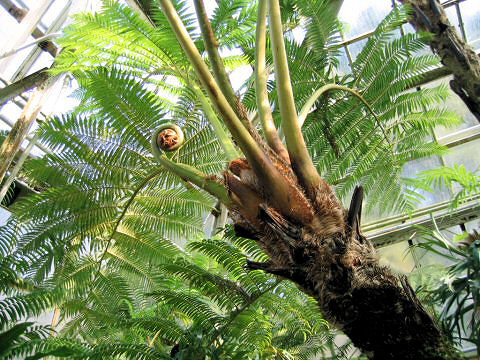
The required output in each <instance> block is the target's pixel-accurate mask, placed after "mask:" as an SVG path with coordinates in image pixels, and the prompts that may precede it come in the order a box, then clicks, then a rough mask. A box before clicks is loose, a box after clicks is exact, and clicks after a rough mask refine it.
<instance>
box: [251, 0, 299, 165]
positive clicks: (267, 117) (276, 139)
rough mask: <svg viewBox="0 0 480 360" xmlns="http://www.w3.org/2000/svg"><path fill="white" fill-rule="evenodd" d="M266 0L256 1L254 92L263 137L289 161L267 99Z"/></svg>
mask: <svg viewBox="0 0 480 360" xmlns="http://www.w3.org/2000/svg"><path fill="white" fill-rule="evenodd" d="M267 6H268V4H267V2H266V1H260V2H259V3H258V20H257V30H256V47H255V88H256V89H255V90H256V91H255V94H256V98H257V108H258V116H259V118H260V123H261V124H262V128H263V132H264V134H265V139H266V140H267V143H268V145H270V147H271V148H272V149H273V150H274V151H275V152H276V153H277V154H278V155H280V156H281V157H282V158H283V159H284V160H285V161H287V162H290V158H289V156H288V152H287V149H286V148H285V145H283V143H282V140H281V139H280V136H279V135H278V132H277V129H276V127H275V123H274V122H273V116H272V110H271V108H270V102H269V101H268V92H267V78H268V72H267V67H266V60H265V57H266V56H265V52H266V46H267V11H268V7H267Z"/></svg>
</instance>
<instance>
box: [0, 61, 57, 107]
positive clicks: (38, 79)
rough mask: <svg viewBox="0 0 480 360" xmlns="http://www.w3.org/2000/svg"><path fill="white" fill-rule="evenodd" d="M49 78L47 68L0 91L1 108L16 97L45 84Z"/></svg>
mask: <svg viewBox="0 0 480 360" xmlns="http://www.w3.org/2000/svg"><path fill="white" fill-rule="evenodd" d="M47 77H48V73H47V68H43V69H41V70H39V71H36V72H34V73H33V74H30V75H28V76H26V77H24V78H23V79H21V80H18V81H17V82H14V83H13V84H10V85H7V86H5V87H4V88H3V89H0V106H1V105H3V104H5V103H6V102H8V101H9V100H11V99H13V98H14V97H15V96H17V95H20V94H23V93H24V92H25V91H28V90H30V89H33V88H34V87H36V86H37V85H38V84H41V83H43V82H44V81H45V80H46V79H47Z"/></svg>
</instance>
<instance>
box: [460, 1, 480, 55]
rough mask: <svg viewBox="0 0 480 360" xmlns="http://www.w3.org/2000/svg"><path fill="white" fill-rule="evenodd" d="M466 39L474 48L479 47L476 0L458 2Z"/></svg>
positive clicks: (478, 10) (479, 11) (479, 15)
mask: <svg viewBox="0 0 480 360" xmlns="http://www.w3.org/2000/svg"><path fill="white" fill-rule="evenodd" d="M460 11H461V13H462V18H463V23H464V26H465V32H466V33H467V40H468V42H469V44H470V45H472V46H473V47H474V48H475V49H477V50H479V49H480V6H479V3H478V0H468V1H464V2H462V3H460Z"/></svg>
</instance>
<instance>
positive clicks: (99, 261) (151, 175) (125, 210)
mask: <svg viewBox="0 0 480 360" xmlns="http://www.w3.org/2000/svg"><path fill="white" fill-rule="evenodd" d="M161 172H162V171H161V170H157V171H155V172H153V173H151V174H150V175H148V176H147V177H146V178H145V179H143V181H142V182H141V183H140V184H139V185H138V186H137V188H136V189H135V190H134V191H133V193H132V195H131V196H130V198H129V199H128V201H127V203H126V204H125V206H124V207H123V210H122V213H121V214H120V216H119V217H118V219H117V221H116V222H115V226H114V227H113V230H112V232H111V233H110V236H109V237H108V240H107V244H106V245H105V250H104V251H103V253H102V255H101V256H100V259H99V260H98V269H97V272H96V273H95V276H94V280H93V281H92V282H93V283H95V280H96V278H97V276H98V274H99V273H100V271H101V269H102V262H103V260H104V259H105V256H106V255H107V253H108V250H109V248H110V245H111V244H112V241H113V238H114V236H115V234H116V232H117V230H118V228H119V226H120V224H121V222H122V220H123V218H124V217H125V215H126V213H127V210H128V208H129V207H130V205H132V203H133V201H134V200H135V197H136V196H137V194H138V193H139V192H140V191H141V190H142V189H143V188H144V187H145V185H147V184H148V182H149V181H151V180H152V179H153V178H155V177H156V176H158V175H159V174H160V173H161Z"/></svg>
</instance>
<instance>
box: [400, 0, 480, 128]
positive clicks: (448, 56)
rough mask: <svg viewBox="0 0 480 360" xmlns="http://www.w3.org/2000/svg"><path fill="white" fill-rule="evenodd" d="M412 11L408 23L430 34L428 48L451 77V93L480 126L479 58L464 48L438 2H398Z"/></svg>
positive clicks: (469, 48)
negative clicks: (463, 104) (462, 103)
mask: <svg viewBox="0 0 480 360" xmlns="http://www.w3.org/2000/svg"><path fill="white" fill-rule="evenodd" d="M401 2H403V3H404V4H408V5H410V6H411V7H412V8H413V11H414V13H413V16H412V18H411V20H410V23H411V24H412V25H413V26H414V27H415V29H416V30H417V31H428V32H430V33H432V34H433V37H432V40H431V42H430V46H431V48H432V50H433V52H435V53H436V54H438V56H440V59H441V62H442V64H444V65H445V66H446V67H447V68H448V69H449V70H450V71H451V72H452V74H453V80H452V81H450V87H451V89H452V90H453V91H454V92H455V93H456V94H457V95H458V96H459V97H460V98H461V99H462V100H463V102H464V103H465V105H467V107H468V109H469V110H470V111H471V112H472V114H473V115H475V117H476V118H477V120H478V121H479V122H480V57H479V56H478V55H477V54H476V53H475V51H474V50H473V49H472V48H471V47H470V46H469V45H467V44H466V43H465V42H464V41H463V40H462V38H461V37H460V35H459V34H458V33H457V31H456V30H455V28H454V27H453V26H452V25H451V24H450V22H449V21H448V17H447V15H446V13H445V10H444V9H443V7H442V5H440V3H439V2H438V0H401Z"/></svg>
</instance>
